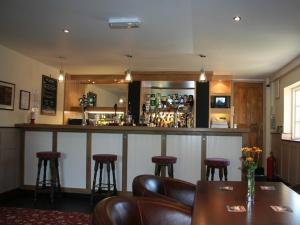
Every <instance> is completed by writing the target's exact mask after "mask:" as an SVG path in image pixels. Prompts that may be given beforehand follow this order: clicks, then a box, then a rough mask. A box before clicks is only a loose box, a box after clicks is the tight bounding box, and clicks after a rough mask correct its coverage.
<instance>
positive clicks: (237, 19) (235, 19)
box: [233, 16, 242, 22]
mask: <svg viewBox="0 0 300 225" xmlns="http://www.w3.org/2000/svg"><path fill="white" fill-rule="evenodd" d="M233 20H234V21H236V22H239V21H241V20H242V18H241V17H240V16H235V17H233Z"/></svg>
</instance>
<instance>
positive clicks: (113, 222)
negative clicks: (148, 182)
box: [92, 196, 192, 225]
mask: <svg viewBox="0 0 300 225" xmlns="http://www.w3.org/2000/svg"><path fill="white" fill-rule="evenodd" d="M191 215H192V211H191V209H190V208H189V207H186V206H184V205H182V204H177V203H173V202H170V201H165V200H161V199H157V198H156V199H151V198H142V197H135V198H133V197H131V198H129V197H122V196H115V197H111V198H106V199H104V200H102V201H101V202H99V203H98V204H97V205H96V207H95V209H94V212H93V217H92V224H93V225H191V218H192V216H191Z"/></svg>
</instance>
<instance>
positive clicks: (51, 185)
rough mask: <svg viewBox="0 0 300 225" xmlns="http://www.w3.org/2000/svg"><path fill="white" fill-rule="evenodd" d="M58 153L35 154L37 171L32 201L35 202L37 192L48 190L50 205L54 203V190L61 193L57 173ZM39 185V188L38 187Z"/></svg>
mask: <svg viewBox="0 0 300 225" xmlns="http://www.w3.org/2000/svg"><path fill="white" fill-rule="evenodd" d="M60 155H61V154H60V152H37V153H36V157H37V158H38V160H39V161H38V171H37V177H36V185H35V190H34V201H36V200H37V194H38V192H39V191H43V190H49V189H50V200H51V203H53V201H54V192H55V190H57V191H59V192H61V189H60V181H59V172H58V158H60ZM48 161H49V163H50V165H49V166H50V180H47V179H46V177H47V175H46V173H47V164H48ZM42 164H43V166H44V172H43V180H42V181H40V174H41V168H42ZM40 184H41V186H40Z"/></svg>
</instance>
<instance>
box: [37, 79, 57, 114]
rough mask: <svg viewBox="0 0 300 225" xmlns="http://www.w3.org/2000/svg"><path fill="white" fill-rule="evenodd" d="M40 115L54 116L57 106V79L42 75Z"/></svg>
mask: <svg viewBox="0 0 300 225" xmlns="http://www.w3.org/2000/svg"><path fill="white" fill-rule="evenodd" d="M41 93H42V97H41V114H42V115H49V116H55V115H56V106H57V79H54V78H52V77H49V76H46V75H42V91H41Z"/></svg>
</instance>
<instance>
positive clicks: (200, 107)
mask: <svg viewBox="0 0 300 225" xmlns="http://www.w3.org/2000/svg"><path fill="white" fill-rule="evenodd" d="M208 118H209V82H205V83H203V82H201V83H200V82H197V83H196V127H197V128H208Z"/></svg>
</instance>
